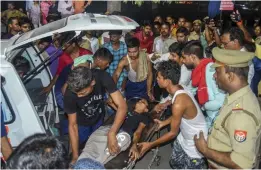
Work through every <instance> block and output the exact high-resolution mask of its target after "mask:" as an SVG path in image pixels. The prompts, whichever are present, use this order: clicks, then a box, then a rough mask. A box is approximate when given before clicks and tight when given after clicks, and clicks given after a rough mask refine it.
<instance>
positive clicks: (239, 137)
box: [234, 130, 247, 143]
mask: <svg viewBox="0 0 261 170" xmlns="http://www.w3.org/2000/svg"><path fill="white" fill-rule="evenodd" d="M246 138H247V131H244V130H235V132H234V139H235V140H236V141H237V142H239V143H242V142H244V141H245V140H246Z"/></svg>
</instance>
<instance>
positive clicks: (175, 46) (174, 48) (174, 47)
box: [169, 42, 184, 57]
mask: <svg viewBox="0 0 261 170" xmlns="http://www.w3.org/2000/svg"><path fill="white" fill-rule="evenodd" d="M183 48H184V44H183V43H178V42H174V43H172V44H171V45H170V46H169V52H170V53H176V54H178V56H179V57H181V55H182V54H181V51H182V49H183Z"/></svg>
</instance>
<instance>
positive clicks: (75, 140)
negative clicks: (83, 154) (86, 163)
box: [68, 113, 79, 163]
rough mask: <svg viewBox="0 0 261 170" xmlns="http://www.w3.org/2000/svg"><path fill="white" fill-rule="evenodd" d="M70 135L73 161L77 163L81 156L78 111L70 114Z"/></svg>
mask: <svg viewBox="0 0 261 170" xmlns="http://www.w3.org/2000/svg"><path fill="white" fill-rule="evenodd" d="M68 120H69V137H70V144H71V147H72V163H75V162H76V160H77V159H78V156H79V150H78V149H79V133H78V124H77V116H76V113H73V114H68Z"/></svg>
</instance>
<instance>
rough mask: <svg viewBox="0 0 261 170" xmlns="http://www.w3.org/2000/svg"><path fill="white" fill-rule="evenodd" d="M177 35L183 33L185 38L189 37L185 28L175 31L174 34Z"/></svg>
mask: <svg viewBox="0 0 261 170" xmlns="http://www.w3.org/2000/svg"><path fill="white" fill-rule="evenodd" d="M178 33H183V34H184V35H185V36H187V35H189V31H188V29H187V28H185V27H180V28H179V29H178V30H177V32H176V34H178Z"/></svg>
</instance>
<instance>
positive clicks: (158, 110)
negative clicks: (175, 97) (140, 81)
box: [153, 103, 167, 113]
mask: <svg viewBox="0 0 261 170" xmlns="http://www.w3.org/2000/svg"><path fill="white" fill-rule="evenodd" d="M166 108H167V107H166V105H164V103H159V104H157V105H156V106H155V107H154V109H153V110H154V111H156V112H157V113H160V112H162V111H163V110H165V109H166Z"/></svg>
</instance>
